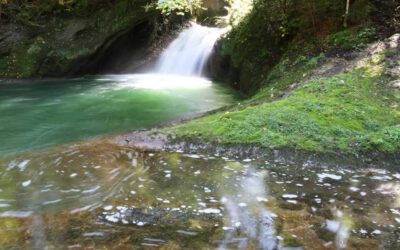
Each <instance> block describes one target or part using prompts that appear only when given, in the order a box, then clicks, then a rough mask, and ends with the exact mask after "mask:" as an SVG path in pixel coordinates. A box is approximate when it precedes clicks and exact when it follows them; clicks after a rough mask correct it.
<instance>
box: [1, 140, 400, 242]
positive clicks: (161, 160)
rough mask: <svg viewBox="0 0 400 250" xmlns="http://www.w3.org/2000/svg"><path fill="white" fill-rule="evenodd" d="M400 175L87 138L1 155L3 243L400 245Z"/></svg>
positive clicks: (383, 171)
mask: <svg viewBox="0 0 400 250" xmlns="http://www.w3.org/2000/svg"><path fill="white" fill-rule="evenodd" d="M399 176H400V175H399V173H397V172H391V171H388V170H381V169H359V170H357V169H350V168H328V167H325V166H309V165H308V164H304V165H294V166H287V165H283V164H279V163H274V164H272V163H269V162H263V161H261V160H254V159H243V160H241V159H232V158H227V157H224V156H219V155H201V154H185V153H184V152H170V153H167V152H146V151H142V150H140V149H132V148H128V147H122V146H117V145H114V144H111V143H108V142H107V141H92V142H89V143H83V144H79V145H71V146H67V147H61V148H57V149H52V150H46V151H41V152H34V153H29V154H21V155H18V156H9V157H7V158H2V159H0V224H1V227H0V244H1V246H2V247H4V248H36V249H44V248H51V247H53V246H57V247H60V248H101V247H104V248H128V249H130V248H135V247H139V248H140V247H159V248H161V249H204V248H207V249H209V248H214V249H299V248H302V249H379V248H384V249H397V248H399V247H400V242H399V239H400V233H399V232H400V206H399V205H400V204H399V192H398V190H399V186H400V179H399Z"/></svg>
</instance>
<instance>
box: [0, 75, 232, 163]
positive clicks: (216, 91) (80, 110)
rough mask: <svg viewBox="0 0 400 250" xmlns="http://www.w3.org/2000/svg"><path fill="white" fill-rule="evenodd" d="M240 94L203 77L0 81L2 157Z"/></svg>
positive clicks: (196, 109)
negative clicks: (3, 82) (6, 82)
mask: <svg viewBox="0 0 400 250" xmlns="http://www.w3.org/2000/svg"><path fill="white" fill-rule="evenodd" d="M238 99H239V96H238V95H236V94H235V93H234V91H233V90H231V89H229V88H228V87H226V86H223V85H221V84H216V83H212V82H210V81H209V80H207V79H204V78H196V77H178V76H167V75H165V76H160V75H154V74H142V75H110V76H107V75H106V76H100V77H93V78H85V79H70V80H49V81H38V82H25V83H18V84H1V85H0V124H1V127H0V138H2V141H1V144H0V156H1V155H5V154H10V153H14V152H20V151H28V150H32V149H36V148H43V147H49V146H53V145H58V144H63V143H67V142H74V141H79V140H85V139H88V138H91V137H95V136H99V135H105V134H110V133H117V132H126V131H131V130H134V129H140V128H149V127H151V126H155V125H159V124H162V123H166V122H169V121H172V120H176V119H179V118H182V117H184V116H187V115H193V114H197V113H201V112H205V111H209V110H212V109H216V108H220V107H222V106H225V105H229V104H233V103H234V102H235V101H236V100H238Z"/></svg>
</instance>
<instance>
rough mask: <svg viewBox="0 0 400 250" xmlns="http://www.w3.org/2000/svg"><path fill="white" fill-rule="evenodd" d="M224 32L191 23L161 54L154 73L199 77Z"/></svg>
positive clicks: (223, 30)
mask: <svg viewBox="0 0 400 250" xmlns="http://www.w3.org/2000/svg"><path fill="white" fill-rule="evenodd" d="M224 32H225V29H220V28H210V27H204V26H201V25H198V24H196V23H192V24H191V27H190V28H188V29H187V30H185V31H183V32H182V33H181V34H180V35H179V36H178V38H177V39H176V40H175V41H173V42H172V43H171V44H170V45H169V46H168V48H167V49H166V50H165V51H164V52H163V53H162V55H161V57H160V59H159V60H158V62H157V65H156V70H155V71H156V73H160V74H172V75H184V76H201V75H202V73H203V71H204V67H205V65H206V63H207V59H208V58H209V57H210V55H211V53H212V50H213V48H214V44H215V42H216V41H217V40H218V38H219V37H220V36H221V35H222V34H223V33H224Z"/></svg>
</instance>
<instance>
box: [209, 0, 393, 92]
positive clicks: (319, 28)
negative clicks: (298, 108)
mask: <svg viewBox="0 0 400 250" xmlns="http://www.w3.org/2000/svg"><path fill="white" fill-rule="evenodd" d="M234 2H240V3H242V4H243V2H245V3H246V2H248V3H247V5H248V4H251V2H249V1H245V0H236V1H234ZM350 3H351V4H350V11H349V14H348V17H347V19H346V20H347V21H346V23H347V25H346V26H347V27H349V28H348V29H346V28H345V27H344V26H345V25H344V19H345V18H344V16H345V13H346V11H345V10H346V1H344V0H334V1H306V3H305V2H303V1H290V0H287V1H279V0H268V1H267V0H257V1H254V3H252V5H253V7H252V10H251V11H249V12H248V13H246V12H245V16H244V17H241V18H240V20H239V21H237V20H236V19H235V18H230V20H231V23H233V24H234V25H233V29H232V31H231V32H230V33H229V35H228V36H227V37H226V38H225V39H224V41H223V42H222V43H221V44H222V48H220V54H221V55H222V56H224V57H225V60H226V61H228V63H227V64H228V65H229V66H228V67H227V68H224V69H223V70H222V71H226V70H228V71H229V79H230V81H231V82H234V83H236V84H237V85H236V86H237V88H239V89H241V90H242V91H244V92H248V93H252V92H253V93H254V91H256V90H257V89H258V88H259V87H261V86H263V82H264V79H263V78H265V77H266V72H269V70H271V69H272V67H273V66H274V65H275V64H276V63H278V62H279V59H280V58H281V56H282V55H283V54H285V53H286V52H287V51H288V50H290V52H291V53H296V50H295V49H296V48H300V49H303V48H304V47H305V46H306V47H307V50H308V51H307V54H308V55H309V56H317V55H319V54H320V53H328V54H329V53H337V52H338V50H340V51H342V50H351V49H353V47H354V46H359V45H363V44H364V45H365V44H366V43H367V42H370V41H372V40H373V39H375V38H376V36H383V37H384V36H388V35H391V34H393V33H394V32H395V31H396V29H397V30H398V27H399V23H400V17H399V15H400V14H399V13H400V9H399V3H397V2H396V1H392V0H386V1H374V0H356V1H350ZM233 6H235V5H233ZM239 6H240V5H239ZM243 9H244V8H243V7H241V6H240V7H239V8H236V9H234V10H233V11H231V13H233V16H238V15H239V16H241V15H243V14H241V12H240V11H239V10H243ZM237 13H239V14H237ZM340 51H339V52H340ZM295 57H296V55H294V56H292V58H295ZM216 75H217V76H220V77H221V75H222V77H221V78H224V77H225V75H224V74H220V72H217V73H216Z"/></svg>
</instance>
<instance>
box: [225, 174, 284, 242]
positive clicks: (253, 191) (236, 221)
mask: <svg viewBox="0 0 400 250" xmlns="http://www.w3.org/2000/svg"><path fill="white" fill-rule="evenodd" d="M267 175H268V174H267V171H258V172H257V171H256V170H255V169H253V168H248V167H247V168H246V169H245V170H244V171H243V173H242V174H241V175H239V176H237V177H236V180H237V182H234V183H233V186H232V187H231V189H230V190H226V189H225V190H221V192H220V194H221V196H222V199H221V201H222V203H224V206H225V208H226V211H227V212H226V217H225V218H224V227H223V229H224V231H225V236H224V240H222V241H221V242H220V245H219V249H231V248H232V247H236V248H238V249H247V248H248V247H249V244H250V242H257V243H256V244H257V245H256V246H258V247H259V248H260V249H268V250H269V249H275V247H276V236H275V228H274V217H276V215H275V214H274V213H272V212H271V211H269V210H268V209H266V208H265V204H263V203H264V202H266V201H268V200H267V198H266V197H267V193H266V191H267V190H266V187H265V185H264V182H265V181H266V178H267Z"/></svg>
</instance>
